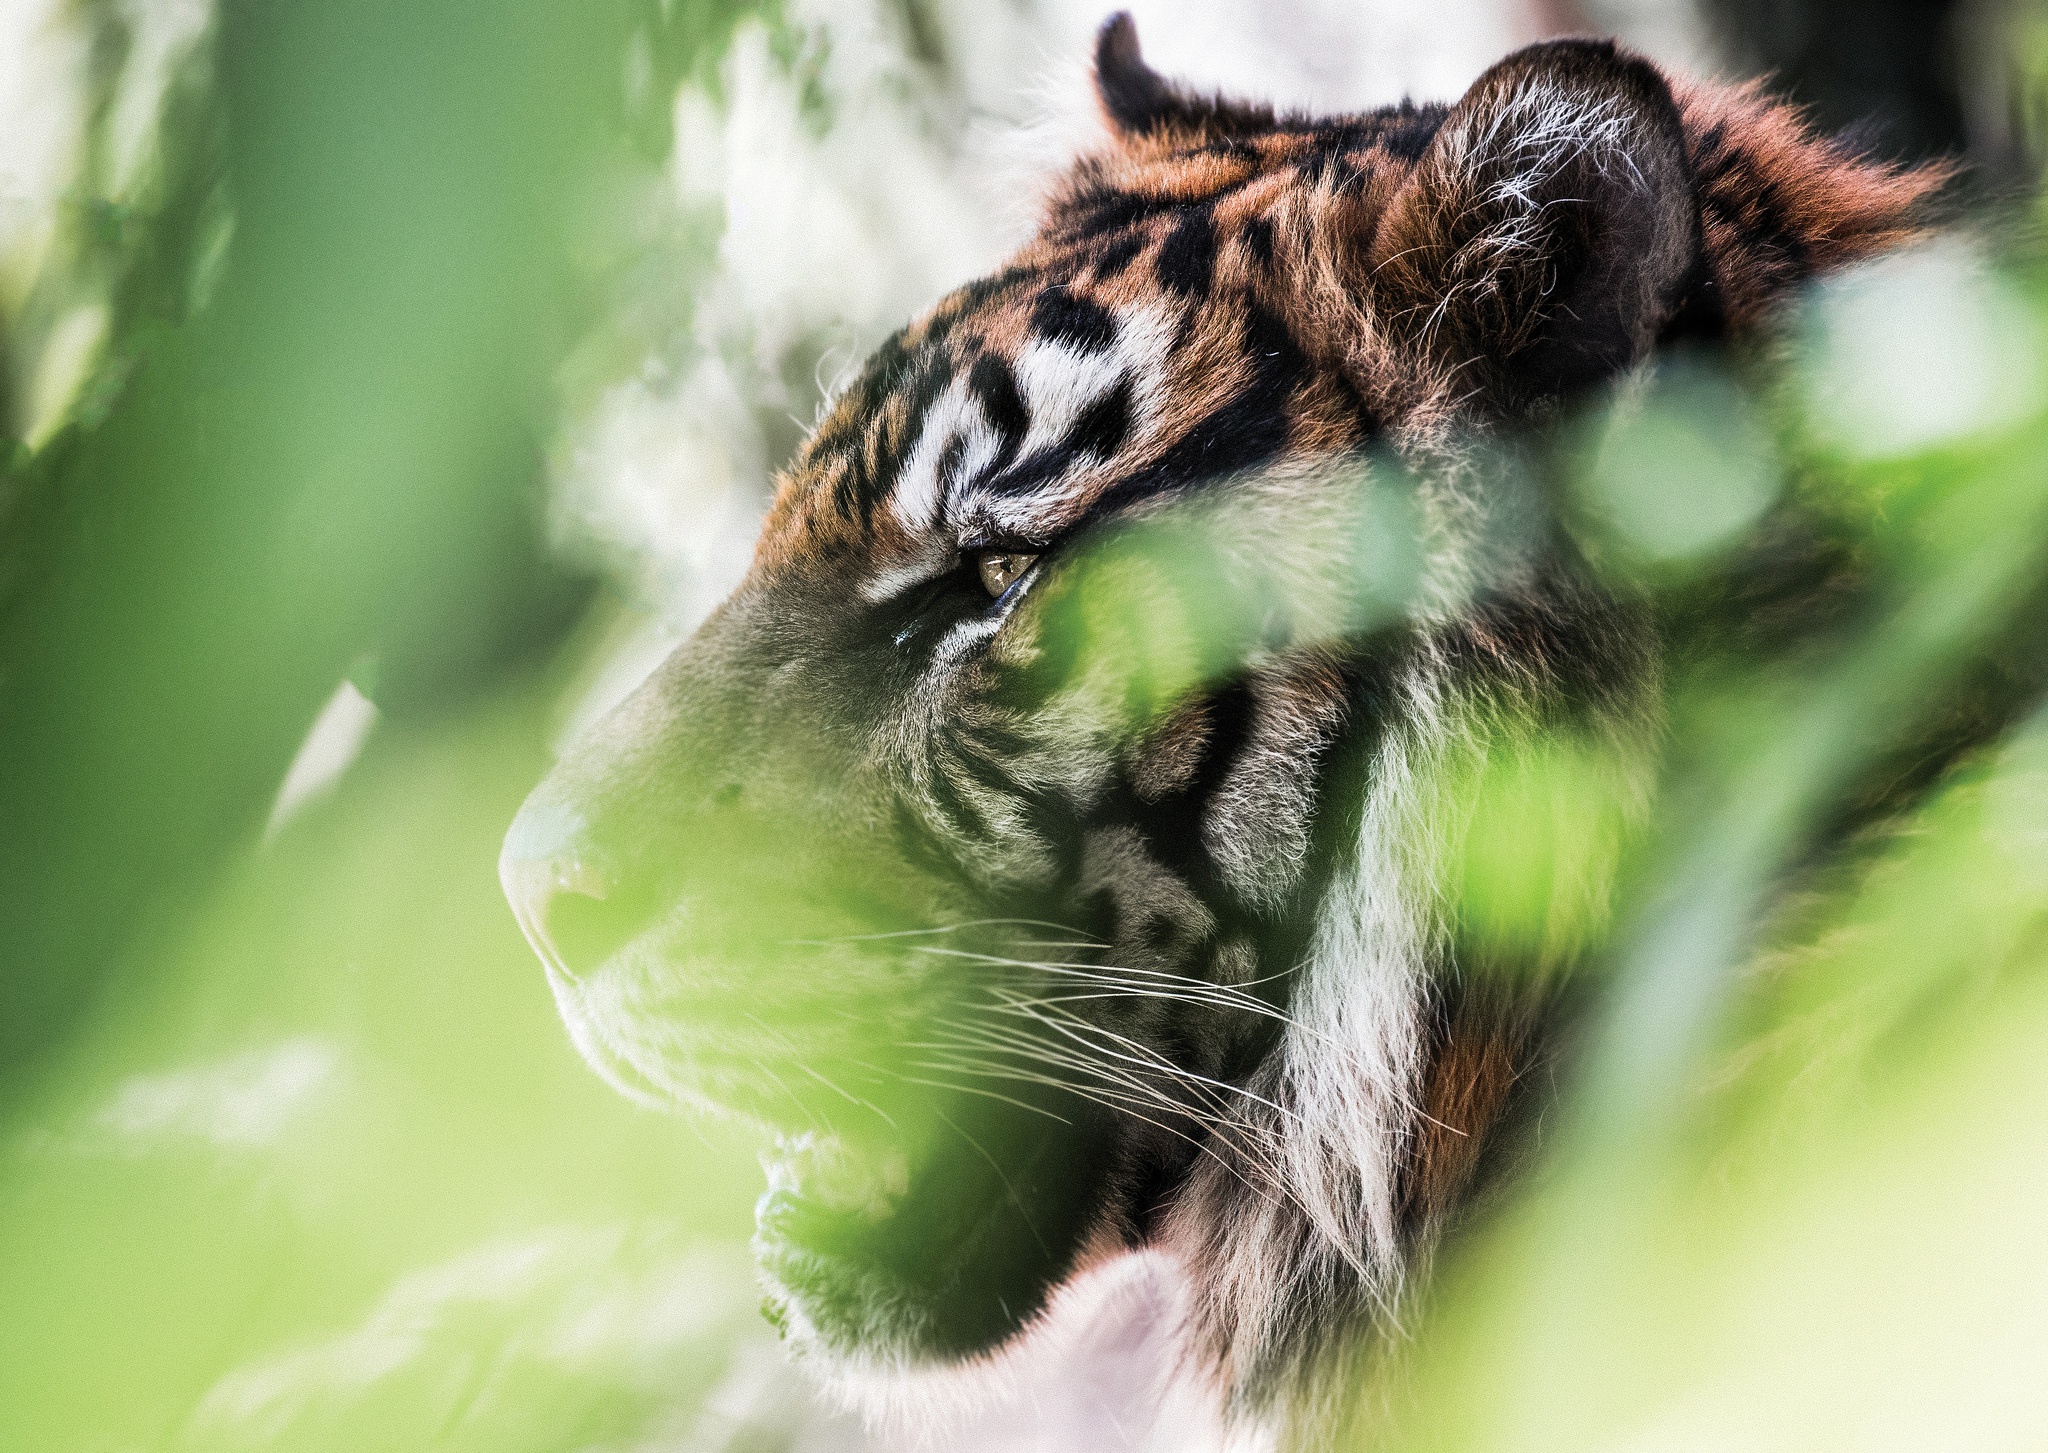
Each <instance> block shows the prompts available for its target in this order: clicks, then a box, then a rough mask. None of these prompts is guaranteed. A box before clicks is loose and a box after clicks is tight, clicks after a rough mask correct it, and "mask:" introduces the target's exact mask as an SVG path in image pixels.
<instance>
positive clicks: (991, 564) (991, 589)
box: [975, 550, 1038, 600]
mask: <svg viewBox="0 0 2048 1453" xmlns="http://www.w3.org/2000/svg"><path fill="white" fill-rule="evenodd" d="M1037 558H1038V557H1037V556H1036V555H1005V554H1002V553H1000V552H998V551H994V550H991V551H990V552H989V553H988V554H986V555H983V556H982V557H981V558H980V559H979V560H977V561H976V562H975V564H976V565H977V566H979V567H980V570H981V584H982V588H983V589H984V590H986V591H987V592H988V593H989V598H990V599H991V600H993V599H994V598H995V597H996V596H999V595H1001V594H1002V593H1003V592H1004V591H1006V590H1008V589H1009V588H1010V586H1011V585H1012V584H1013V583H1014V582H1015V581H1016V579H1017V577H1018V576H1020V575H1022V574H1023V573H1024V572H1025V571H1027V570H1029V569H1030V568H1031V562H1032V561H1034V560H1036V559H1037Z"/></svg>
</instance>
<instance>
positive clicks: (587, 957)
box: [498, 795, 641, 977]
mask: <svg viewBox="0 0 2048 1453" xmlns="http://www.w3.org/2000/svg"><path fill="white" fill-rule="evenodd" d="M498 881H499V882H500V883H501V884H503V885H504V889H505V898H506V901H507V902H509V903H510V904H511V905H512V916H513V917H514V918H516V919H518V920H519V927H520V929H521V930H522V931H523V932H524V933H525V934H526V941H527V942H528V943H530V944H532V945H533V950H534V952H535V953H537V954H539V955H540V956H541V959H542V960H543V961H544V962H546V963H547V964H549V965H550V966H552V967H554V968H556V969H558V970H561V971H562V972H564V973H567V974H569V975H571V976H572V977H573V976H575V975H577V974H580V973H584V972H587V971H589V970H591V969H594V968H596V967H597V966H598V965H599V964H601V963H603V962H604V961H605V960H606V959H608V958H610V957H611V956H612V955H613V954H614V953H616V952H618V950H619V949H621V948H623V947H624V946H625V945H626V944H627V943H628V942H630V941H631V940H632V938H633V937H634V935H635V934H636V933H637V932H638V930H639V928H640V926H641V924H640V921H639V919H640V915H639V914H638V913H636V912H635V911H634V908H633V905H631V904H630V903H629V902H628V901H627V895H625V894H622V893H621V892H620V891H619V888H620V883H619V874H618V871H617V867H616V865H615V864H614V863H613V861H612V860H611V859H610V858H609V857H608V856H607V855H606V854H605V853H604V852H603V850H602V849H600V848H599V847H598V846H597V845H596V844H595V843H593V842H592V841H591V840H590V835H589V833H588V831H587V829H586V827H585V824H584V822H583V820H582V819H581V818H580V817H579V816H578V815H577V814H576V813H575V812H573V811H572V810H570V809H568V808H565V807H563V806H562V805H560V804H559V803H555V802H550V801H548V800H546V799H545V798H542V797H540V796H538V795H536V796H535V797H532V798H529V799H527V802H526V805H525V806H524V807H521V808H520V809H519V815H518V816H517V817H515V818H513V820H512V826H511V828H510V829H509V830H508V831H507V832H506V834H505V846H504V848H503V850H502V851H501V852H500V853H499V855H498Z"/></svg>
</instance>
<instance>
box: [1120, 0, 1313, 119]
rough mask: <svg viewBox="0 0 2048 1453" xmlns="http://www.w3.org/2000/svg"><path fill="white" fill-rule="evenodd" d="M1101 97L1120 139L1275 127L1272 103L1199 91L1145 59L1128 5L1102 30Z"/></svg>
mask: <svg viewBox="0 0 2048 1453" xmlns="http://www.w3.org/2000/svg"><path fill="white" fill-rule="evenodd" d="M1095 98H1096V100H1097V101H1098V102H1099V103H1100V104H1101V106H1102V115H1103V119H1104V120H1106V121H1108V123H1109V129H1110V130H1111V131H1112V132H1114V133H1115V134H1116V137H1117V139H1118V140H1120V141H1134V140H1137V139H1139V138H1141V137H1146V136H1151V135H1153V134H1155V133H1158V132H1177V133H1180V134H1182V135H1183V136H1193V137H1196V138H1208V137H1220V136H1243V135H1247V134H1250V133H1254V132H1260V131H1271V130H1272V129H1273V109H1272V107H1270V106H1260V105H1255V104H1253V103H1250V102H1245V101H1226V100H1225V99H1223V98H1222V97H1221V96H1197V95H1195V94H1193V93H1192V92H1190V91H1188V90H1186V89H1184V88H1183V87H1181V86H1177V85H1175V84H1174V83H1173V82H1171V81H1169V80H1167V79H1166V78H1165V77H1164V76H1162V75H1160V74H1159V72H1157V71H1155V70H1153V69H1152V67H1150V66H1149V65H1147V64H1145V57H1144V54H1143V53H1142V52H1141V51H1140V50H1139V49H1138V27H1137V24H1136V23H1135V22H1134V21H1133V20H1132V19H1131V13H1130V11H1128V10H1119V11H1117V13H1116V14H1114V15H1112V16H1110V17H1109V19H1107V20H1105V21H1103V22H1102V29H1101V30H1099V31H1097V32H1096V35H1095Z"/></svg>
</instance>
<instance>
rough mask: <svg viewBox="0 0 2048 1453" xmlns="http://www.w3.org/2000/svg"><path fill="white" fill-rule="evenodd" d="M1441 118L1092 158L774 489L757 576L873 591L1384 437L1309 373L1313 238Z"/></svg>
mask: <svg viewBox="0 0 2048 1453" xmlns="http://www.w3.org/2000/svg"><path fill="white" fill-rule="evenodd" d="M1440 120H1441V110H1440V108H1427V109H1417V108H1412V107H1405V106H1404V107H1400V108H1391V109H1389V110H1388V111H1385V112H1382V113H1378V114H1376V115H1373V116H1368V117H1354V118H1340V119H1337V120H1332V121H1325V122H1315V123H1311V122H1306V121H1303V122H1300V123H1299V124H1298V125H1282V126H1280V127H1279V128H1278V129H1275V130H1273V131H1269V132H1261V133H1259V134H1257V135H1251V136H1244V137H1222V138H1201V139H1190V138H1186V137H1176V136H1174V135H1172V134H1171V133H1168V134H1165V135H1162V136H1160V137H1158V138H1154V139H1147V140H1145V141H1143V142H1140V143H1137V144H1131V145H1125V146H1122V147H1119V148H1116V149H1114V150H1112V151H1110V152H1106V153H1103V154H1100V155H1096V156H1091V157H1087V158H1084V159H1083V160H1082V161H1081V162H1079V163H1078V164H1077V165H1076V166H1075V168H1074V169H1073V171H1072V172H1071V173H1070V174H1069V175H1068V177H1067V178H1066V179H1065V181H1064V183H1063V185H1062V186H1061V187H1060V188H1059V190H1058V191H1057V192H1056V193H1055V195H1054V197H1053V199H1052V201H1051V203H1050V205H1049V206H1048V208H1047V212H1046V215H1045V219H1044V223H1043V225H1042V228H1041V230H1040V233H1039V235H1038V236H1037V237H1036V238H1035V239H1034V240H1033V241H1032V242H1031V243H1030V244H1029V245H1028V246H1026V247H1025V248H1024V249H1023V250H1022V251H1021V252H1020V253H1018V254H1017V256H1016V257H1015V258H1013V259H1012V261H1011V263H1010V264H1009V265H1008V266H1007V267H1005V268H1004V269H1003V270H1002V271H1000V272H998V273H997V274H995V275H994V276H992V277H989V278H986V279H983V280H981V281H979V282H976V283H973V284H970V285H968V286H967V287H964V288H962V289H960V290H959V291H957V292H955V293H954V294H952V295H951V296H949V297H947V298H946V299H944V300H942V301H941V302H940V303H939V304H938V306H937V307H935V308H934V309H933V310H932V311H931V312H930V313H929V314H927V315H926V316H925V317H924V318H922V319H920V320H918V321H917V322H916V323H914V324H912V325H911V326H910V327H908V328H906V329H904V330H903V331H902V332H901V333H899V334H898V335H896V336H895V337H894V338H892V339H890V340H889V341H888V342H887V343H885V344H884V345H883V346H882V348H881V349H880V350H878V352H877V353H876V355H875V356H874V358H873V359H871V360H870V361H869V363H868V365H867V366H866V367H865V368H864V369H863V371H862V372H861V374H860V376H859V377H858V378H857V379H856V380H855V382H854V383H853V384H852V385H851V386H850V387H849V388H848V389H847V390H846V392H845V393H844V394H843V395H842V396H841V397H840V398H839V399H838V400H837V401H836V403H835V404H834V405H833V407H832V408H831V410H830V411H829V412H828V414H827V415H826V417H825V419H824V420H823V422H822V423H821V424H820V426H819V428H818V430H817V431H816V433H815V434H814V435H813V437H812V438H811V439H810V441H809V442H808V443H807V444H806V445H805V447H804V449H803V451H802V452H801V453H800V454H799V456H798V458H797V460H796V461H795V463H794V464H793V466H792V468H791V469H790V471H789V472H788V474H787V475H786V476H785V479H784V481H783V483H782V486H781V489H780V490H779V492H778V495H777V499H776V503H775V507H774V508H773V510H772V511H771V513H770V516H769V520H768V523H767V526H766V529H765V531H764V534H763V538H762V542H761V548H760V551H759V553H758V555H757V557H756V569H757V571H759V570H766V571H770V572H773V571H775V570H777V569H778V568H780V567H783V566H786V565H789V564H793V563H796V562H804V561H816V560H818V559H820V558H826V557H829V558H834V559H841V560H844V559H847V558H849V557H851V558H853V559H855V560H857V561H859V562H861V563H862V564H864V565H866V566H869V567H871V568H872V569H873V570H874V571H875V572H877V573H878V574H881V575H888V574H891V573H895V574H914V573H915V572H916V571H917V569H918V568H919V566H920V563H921V562H927V561H930V560H932V559H934V558H936V557H937V556H938V555H940V554H943V553H946V552H950V551H955V550H960V549H974V548H978V547H980V546H983V545H988V544H1001V543H1036V542H1044V541H1048V540H1051V539H1053V538H1056V537H1057V536H1059V535H1060V534H1062V533H1063V532H1065V531H1067V530H1069V529H1071V528H1072V527H1074V526H1075V525H1076V524H1077V523H1079V522H1081V521H1084V520H1086V519H1088V518H1090V517H1091V516H1092V515H1095V514H1098V513H1101V512H1103V511H1105V510H1106V509H1108V508H1112V507H1114V506H1116V505H1119V504H1121V503H1127V502H1132V501H1135V500H1137V499H1139V498H1143V497H1145V496H1147V495H1149V494H1155V493H1159V492H1162V491H1165V490H1170V489H1173V488H1177V487H1182V486H1185V485H1187V484H1191V483H1195V482H1198V481H1200V480H1203V479H1208V478H1215V477H1220V476H1223V475H1226V474H1230V473H1233V472H1235V471H1238V470H1242V469H1248V468H1252V467H1255V466H1258V465H1261V464H1266V463H1270V462H1271V461H1273V460H1274V459H1275V458H1277V457H1279V456H1282V455H1285V454H1289V453H1294V452H1328V451H1332V450H1337V449H1342V448H1347V447H1354V446H1355V445H1356V444H1357V443H1359V442H1361V441H1362V438H1363V436H1365V435H1367V434H1370V433H1371V432H1374V431H1375V430H1376V428H1377V427H1378V424H1379V421H1377V420H1375V419H1373V418H1372V417H1371V414H1370V409H1369V408H1368V407H1367V406H1366V405H1365V404H1364V402H1363V400H1362V399H1361V397H1360V395H1359V394H1358V392H1357V391H1356V389H1355V388H1353V387H1352V386H1351V385H1349V384H1347V382H1346V381H1345V380H1344V378H1343V376H1342V374H1341V372H1340V371H1339V370H1338V369H1336V368H1334V367H1332V366H1330V364H1331V360H1329V359H1327V358H1324V357H1322V356H1320V355H1321V353H1322V351H1323V350H1322V349H1320V348H1319V346H1318V345H1319V342H1320V341H1321V340H1319V339H1318V338H1317V337H1316V328H1315V321H1316V320H1315V317H1314V312H1315V310H1314V306H1313V301H1312V297H1311V296H1310V294H1311V292H1312V287H1313V278H1312V277H1311V276H1310V274H1311V273H1312V270H1313V267H1314V259H1312V258H1311V257H1310V256H1309V253H1310V252H1311V251H1312V250H1313V248H1314V247H1315V246H1316V244H1317V241H1318V232H1319V227H1320V228H1321V229H1322V230H1323V231H1327V225H1326V224H1327V222H1328V220H1329V219H1328V214H1329V213H1331V212H1332V211H1337V210H1341V211H1342V212H1343V213H1344V214H1345V215H1346V217H1347V218H1348V219H1350V222H1351V224H1352V226H1353V227H1354V228H1355V227H1356V224H1357V223H1358V222H1359V221H1361V220H1364V219H1369V218H1370V217H1371V216H1372V215H1374V214H1376V213H1377V211H1378V210H1379V209H1380V208H1381V207H1382V206H1384V203H1385V200H1386V198H1387V196H1389V195H1390V194H1391V192H1392V190H1393V188H1394V187H1395V186H1396V185H1398V183H1399V182H1400V181H1401V180H1403V179H1404V178H1405V177H1406V176H1407V175H1408V173H1409V172H1410V171H1412V169H1413V165H1414V159H1415V157H1416V156H1417V155H1418V154H1419V153H1420V152H1421V150H1422V147H1423V145H1425V144H1426V143H1427V141H1428V139H1429V137H1430V136H1431V135H1433V134H1434V132H1435V129H1436V126H1437V124H1438V123H1439V122H1440Z"/></svg>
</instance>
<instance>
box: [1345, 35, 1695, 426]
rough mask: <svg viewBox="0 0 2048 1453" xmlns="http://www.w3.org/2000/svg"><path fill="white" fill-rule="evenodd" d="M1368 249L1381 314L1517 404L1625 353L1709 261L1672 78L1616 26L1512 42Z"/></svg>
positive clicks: (1439, 137)
mask: <svg viewBox="0 0 2048 1453" xmlns="http://www.w3.org/2000/svg"><path fill="white" fill-rule="evenodd" d="M1367 261H1368V268H1369V273H1368V276H1369V279H1370V281H1369V289H1370V293H1371V297H1372V302H1373V307H1374V312H1375V313H1376V315H1377V317H1378V318H1379V320H1380V322H1381V325H1382V327H1384V328H1385V329H1386V330H1387V331H1388V332H1389V333H1391V334H1392V335H1393V337H1394V338H1395V339H1396V340H1398V341H1399V342H1400V343H1402V344H1404V345H1405V346H1406V347H1407V348H1408V350H1410V352H1411V356H1416V357H1417V358H1418V361H1419V362H1420V363H1421V364H1422V366H1423V369H1424V372H1425V376H1426V377H1429V378H1433V379H1435V380H1438V381H1440V382H1442V383H1444V384H1447V385H1448V386H1449V387H1450V388H1451V389H1453V390H1455V392H1456V393H1457V394H1459V395H1461V396H1470V395H1471V394H1472V393H1473V392H1474V391H1475V390H1476V391H1478V392H1479V394H1480V395H1481V396H1482V397H1484V398H1486V399H1487V400H1489V401H1491V402H1493V403H1494V404H1495V405H1496V406H1500V407H1507V408H1514V407H1519V406H1525V405H1527V404H1530V403H1534V402H1539V401H1541V400H1544V399H1548V398H1555V397H1558V396H1559V395H1562V394H1565V393H1568V392H1570V391H1572V390H1574V389H1577V388H1581V387H1583V386H1585V385H1586V384H1589V383H1592V382H1594V381H1596V380H1598V379H1600V378H1602V377H1604V376H1606V375H1608V374H1611V373H1613V372H1614V371H1615V370H1617V369H1620V368H1623V367H1626V366H1627V365H1628V364H1629V363H1631V362H1633V361H1635V360H1636V359H1638V358H1640V357H1642V356H1643V355H1644V354H1645V353H1646V352H1647V351H1648V350H1649V348H1650V346H1651V345H1652V344H1653V343H1654V342H1655V341H1656V338H1657V336H1658V334H1659V333H1660V332H1661V331H1662V330H1663V329H1664V328H1665V327H1666V325H1667V324H1669V323H1671V322H1672V320H1673V318H1674V316H1675V315H1676V314H1677V313H1678V311H1679V309H1680V307H1681V304H1684V305H1686V307H1687V312H1688V315H1690V313H1691V312H1692V311H1693V308H1694V305H1695V304H1696V302H1697V298H1698V296H1699V295H1700V293H1701V291H1702V289H1703V286H1704V279H1705V277H1706V271H1705V269H1706V264H1705V260H1704V251H1703V247H1702V243H1701V232H1700V217H1699V204H1698V201H1697V198H1696V196H1695V193H1694V187H1693V181H1692V176H1691V169H1690V167H1689V165H1688V164H1687V160H1686V143H1685V132H1684V129H1683V126H1682V124H1681V122H1680V120H1679V114H1678V108H1677V106H1676V105H1675V104H1674V103H1673V101H1672V98H1671V89H1670V87H1669V86H1668V85H1666V83H1665V81H1664V77H1663V76H1662V75H1661V74H1659V73H1658V71H1657V69H1656V68H1655V67H1654V66H1652V65H1651V64H1650V63H1649V62H1648V61H1645V60H1642V59H1641V58H1639V57H1636V56H1633V55H1629V54H1627V53H1626V52H1623V51H1620V50H1617V49H1616V48H1615V47H1614V46H1613V45H1612V44H1611V43H1607V42H1599V41H1584V40H1571V41H1554V42H1550V43H1547V44H1544V45H1535V46H1530V47H1529V48H1527V49H1526V50H1521V51H1517V52H1516V53H1515V54H1514V55H1511V56H1509V57H1508V58H1507V59H1506V60H1504V61H1501V62H1500V63H1499V64H1498V65H1496V66H1494V67H1493V68H1492V69H1491V70H1489V71H1487V72H1486V74H1485V75H1483V76H1481V77H1480V78H1479V79H1478V80H1477V81H1476V82H1474V83H1473V86H1472V89H1471V90H1469V91H1467V92H1466V93H1465V96H1464V98H1463V99H1462V100H1460V101H1459V102H1458V103H1457V105H1455V106H1453V107H1452V108H1451V110H1450V112H1449V114H1448V115H1446V116H1445V118H1444V121H1443V125H1442V126H1441V128H1439V130H1438V131H1437V133H1436V135H1435V137H1434V138H1432V139H1431V141H1430V143H1429V145H1428V146H1427V147H1425V148H1424V150H1423V153H1422V155H1421V157H1420V158H1419V159H1418V160H1417V162H1416V166H1415V170H1414V172H1413V173H1412V174H1411V175H1410V176H1409V178H1408V179H1407V180H1406V181H1405V182H1403V183H1402V185H1401V187H1400V189H1399V190H1398V191H1397V192H1396V193H1395V194H1394V197H1393V199H1392V200H1391V201H1390V202H1389V203H1388V206H1387V210H1386V212H1385V213H1384V214H1383V215H1382V218H1381V221H1380V225H1379V226H1378V228H1377V229H1375V232H1374V236H1373V239H1372V242H1371V244H1370V247H1369V249H1368V258H1367Z"/></svg>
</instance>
